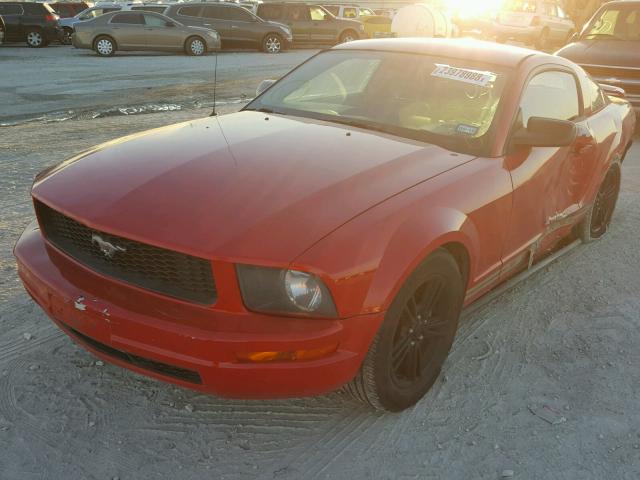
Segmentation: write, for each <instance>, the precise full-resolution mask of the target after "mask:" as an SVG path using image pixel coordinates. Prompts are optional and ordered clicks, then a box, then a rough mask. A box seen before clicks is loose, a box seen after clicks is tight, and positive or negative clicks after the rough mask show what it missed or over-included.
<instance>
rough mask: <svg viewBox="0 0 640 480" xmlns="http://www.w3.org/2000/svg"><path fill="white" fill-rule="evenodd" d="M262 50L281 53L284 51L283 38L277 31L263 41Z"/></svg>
mask: <svg viewBox="0 0 640 480" xmlns="http://www.w3.org/2000/svg"><path fill="white" fill-rule="evenodd" d="M262 50H263V51H264V52H266V53H280V52H281V51H282V38H281V37H280V35H278V34H277V33H270V34H268V35H267V36H266V37H264V40H263V42H262Z"/></svg>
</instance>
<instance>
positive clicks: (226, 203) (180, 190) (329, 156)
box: [33, 111, 474, 263]
mask: <svg viewBox="0 0 640 480" xmlns="http://www.w3.org/2000/svg"><path fill="white" fill-rule="evenodd" d="M473 158H474V157H471V156H468V155H462V154H452V153H451V152H449V151H448V150H445V149H443V148H440V147H438V146H435V145H429V144H424V143H420V142H414V141H410V140H405V139H401V138H398V137H394V136H390V135H385V134H379V133H373V132H370V131H365V130H360V129H354V128H350V127H345V126H341V125H337V124H332V123H327V122H322V121H317V120H310V119H303V118H297V117H284V116H278V115H266V114H263V113H259V112H250V111H246V112H239V113H235V114H231V115H226V116H222V117H219V118H218V117H210V118H206V119H202V120H197V121H192V122H187V123H180V124H176V125H171V126H168V127H163V128H161V129H156V130H150V131H148V132H143V133H140V134H135V135H132V136H129V137H124V138H122V139H118V140H114V141H112V142H109V143H106V144H103V145H100V146H98V147H95V148H93V149H91V150H89V151H87V152H84V153H82V154H80V155H78V156H77V157H74V158H72V159H70V160H68V161H66V162H63V163H62V164H60V165H59V166H56V167H54V168H53V169H52V170H51V171H49V172H47V173H44V174H41V175H40V176H39V177H38V179H37V180H36V182H35V183H34V186H33V196H34V197H35V198H37V199H39V200H41V201H43V202H44V203H46V204H48V205H49V206H51V207H53V208H55V209H57V210H59V211H61V212H63V213H65V214H66V215H68V216H70V217H73V218H75V219H76V220H78V221H80V222H82V223H85V224H86V225H88V226H90V227H93V228H95V229H97V230H101V231H105V232H108V233H112V234H114V235H119V236H122V237H127V238H131V239H134V240H138V241H142V242H145V243H149V244H153V245H157V246H160V247H164V248H170V249H173V250H177V251H182V252H184V253H189V254H192V255H197V256H202V257H206V258H218V259H233V260H235V261H245V262H253V261H256V262H261V263H270V262H279V263H280V262H289V261H291V260H293V259H295V258H296V257H297V256H298V255H299V254H300V253H302V252H304V251H305V250H306V249H307V248H308V247H310V246H311V245H313V244H314V243H315V242H317V241H318V240H319V239H321V238H322V237H324V236H325V235H327V234H329V233H330V232H331V231H333V230H334V229H336V228H338V227H339V226H340V225H342V224H344V223H345V222H347V221H349V220H350V219H352V218H353V217H355V216H357V215H358V214H360V213H362V212H363V211H365V210H367V209H369V208H371V207H373V206H375V205H376V204H378V203H380V202H382V201H384V200H385V199H387V198H389V197H391V196H393V195H395V194H397V193H399V192H401V191H403V190H405V189H407V188H410V187H411V186H413V185H416V184H417V183H420V182H422V181H424V180H426V179H429V178H431V177H434V176H436V175H438V174H440V173H442V172H444V171H446V170H449V169H452V168H455V167H456V166H457V165H460V164H462V163H465V162H467V161H469V160H471V159H473Z"/></svg>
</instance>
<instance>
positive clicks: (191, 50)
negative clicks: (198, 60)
mask: <svg viewBox="0 0 640 480" xmlns="http://www.w3.org/2000/svg"><path fill="white" fill-rule="evenodd" d="M185 51H186V52H187V55H191V56H192V57H200V56H202V55H204V54H205V53H206V52H207V44H206V43H205V42H204V40H203V39H202V38H200V37H191V38H189V39H188V40H187V43H186V45H185Z"/></svg>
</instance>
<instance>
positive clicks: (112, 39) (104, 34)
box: [91, 33, 118, 50]
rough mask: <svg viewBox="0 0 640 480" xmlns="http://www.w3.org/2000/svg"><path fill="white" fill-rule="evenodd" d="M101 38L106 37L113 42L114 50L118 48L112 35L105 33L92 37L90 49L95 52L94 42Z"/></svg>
mask: <svg viewBox="0 0 640 480" xmlns="http://www.w3.org/2000/svg"><path fill="white" fill-rule="evenodd" d="M102 37H107V38H108V39H109V40H111V41H112V42H113V45H114V47H115V48H118V41H117V40H116V39H115V38H113V36H112V35H109V34H106V33H98V34H97V35H95V36H94V37H93V40H91V49H92V50H95V49H96V42H97V41H98V39H100V38H102Z"/></svg>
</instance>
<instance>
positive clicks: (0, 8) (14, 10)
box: [0, 3, 24, 15]
mask: <svg viewBox="0 0 640 480" xmlns="http://www.w3.org/2000/svg"><path fill="white" fill-rule="evenodd" d="M0 13H2V14H3V15H22V14H23V13H24V11H23V10H22V6H20V5H2V4H1V3H0Z"/></svg>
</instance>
